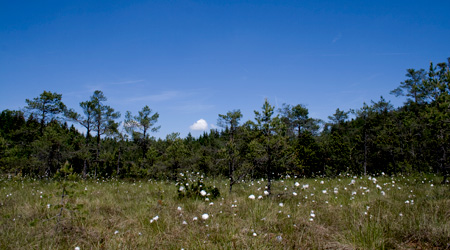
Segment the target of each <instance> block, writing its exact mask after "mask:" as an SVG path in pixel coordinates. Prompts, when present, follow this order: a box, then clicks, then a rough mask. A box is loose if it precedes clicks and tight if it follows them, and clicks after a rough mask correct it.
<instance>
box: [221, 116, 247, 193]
mask: <svg viewBox="0 0 450 250" xmlns="http://www.w3.org/2000/svg"><path fill="white" fill-rule="evenodd" d="M241 118H242V113H241V111H240V110H233V111H229V112H228V113H227V114H226V115H222V114H219V119H218V121H217V124H218V125H219V126H220V127H222V128H225V129H226V130H227V131H228V135H229V138H228V142H227V144H226V151H227V161H228V178H229V179H230V193H231V191H232V189H233V185H234V184H235V183H236V181H239V179H240V178H239V177H237V178H235V176H234V172H235V169H236V165H237V161H238V155H239V151H238V148H237V145H236V142H235V136H236V131H237V129H238V127H239V121H240V120H241ZM243 176H244V175H242V177H243Z"/></svg>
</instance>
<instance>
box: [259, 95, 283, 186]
mask: <svg viewBox="0 0 450 250" xmlns="http://www.w3.org/2000/svg"><path fill="white" fill-rule="evenodd" d="M274 109H275V107H274V106H272V105H270V103H269V101H268V100H267V99H265V101H264V104H263V106H262V110H261V112H259V111H256V110H255V111H254V113H255V120H256V124H255V128H256V130H257V131H258V132H259V136H258V137H257V138H256V140H254V142H253V147H254V149H255V150H257V151H259V152H261V153H262V155H261V159H263V161H262V164H263V168H264V172H265V174H266V177H267V191H268V192H269V194H270V193H271V185H272V180H273V178H274V174H275V173H279V171H277V169H276V167H277V165H278V166H279V165H281V163H282V160H283V159H284V157H283V153H284V149H285V146H286V133H285V132H286V131H285V126H284V124H283V123H282V122H281V119H280V118H279V116H278V115H277V116H275V117H273V115H274ZM261 149H263V150H262V151H261Z"/></svg>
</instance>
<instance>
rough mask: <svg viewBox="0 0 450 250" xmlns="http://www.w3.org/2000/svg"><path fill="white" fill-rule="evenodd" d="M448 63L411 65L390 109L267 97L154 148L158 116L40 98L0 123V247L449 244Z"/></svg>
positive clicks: (99, 96)
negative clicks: (400, 100) (323, 112)
mask: <svg viewBox="0 0 450 250" xmlns="http://www.w3.org/2000/svg"><path fill="white" fill-rule="evenodd" d="M449 64H450V60H449V61H448V62H444V63H438V64H437V65H434V64H433V63H431V64H430V67H429V69H428V70H423V69H420V70H414V69H408V70H407V74H406V77H407V79H406V80H405V81H404V82H401V83H400V85H399V87H398V88H396V89H394V90H393V91H392V94H394V95H396V96H406V102H405V103H404V105H403V106H401V107H398V108H394V107H393V106H392V105H391V104H390V102H389V101H386V100H385V99H384V98H383V97H381V98H380V99H379V100H377V101H371V103H368V104H367V103H364V104H363V106H362V107H361V108H359V109H355V110H348V111H343V110H340V109H337V110H336V112H335V113H334V114H332V115H330V116H329V121H321V120H318V119H314V118H312V117H310V116H309V112H308V109H307V108H306V107H305V106H304V105H302V104H296V105H291V104H283V105H282V107H281V108H279V109H278V110H276V109H275V107H274V106H273V105H271V104H270V103H269V101H268V100H265V102H264V103H263V105H262V108H261V109H260V110H255V112H254V113H255V117H254V119H253V120H248V121H246V122H243V121H241V118H242V114H241V112H240V110H232V111H229V112H227V113H226V114H219V115H218V122H217V124H218V125H219V126H220V127H221V129H220V130H217V129H213V130H210V131H208V132H205V133H204V134H203V135H201V136H200V137H198V138H194V137H193V136H191V135H190V134H189V135H188V136H187V137H185V138H181V137H180V136H179V134H178V133H172V134H169V135H167V137H166V138H164V139H156V138H155V137H154V136H152V133H154V132H156V131H158V129H159V126H158V118H159V114H158V113H157V112H155V111H153V110H152V109H151V108H150V107H148V106H145V107H143V108H142V110H141V111H139V112H138V113H137V114H132V113H131V112H127V113H126V114H125V119H124V120H123V121H120V120H119V119H120V117H121V114H120V113H119V112H116V111H115V110H114V108H113V107H110V106H109V105H107V98H106V96H105V95H104V94H103V92H102V91H100V90H97V91H95V92H94V93H93V95H92V96H91V97H89V98H88V100H86V101H84V102H81V103H80V110H82V112H81V113H77V112H76V111H75V109H73V108H70V107H66V105H65V104H64V103H63V101H62V95H61V94H58V93H54V92H50V91H44V92H43V93H42V94H41V95H39V96H38V97H35V98H33V99H27V100H26V104H27V106H26V107H25V109H24V110H3V111H2V112H1V114H0V173H1V174H2V176H3V179H2V180H1V188H2V190H1V191H0V192H1V198H0V202H1V204H0V206H1V209H0V211H1V212H0V213H1V216H2V217H1V220H2V221H1V224H0V227H1V229H2V232H5V233H2V236H1V242H0V243H1V245H2V246H8V247H7V248H15V247H14V246H19V248H20V247H23V248H28V247H30V246H31V247H32V248H47V247H50V248H53V247H55V248H61V247H60V246H63V247H62V248H65V247H68V246H70V247H73V246H75V245H77V244H79V245H82V246H85V247H89V248H97V247H98V248H105V247H106V248H135V247H154V248H158V247H164V248H179V247H180V246H181V247H186V248H197V247H200V248H211V247H214V246H220V247H223V248H233V247H236V248H261V249H262V248H279V247H280V246H281V247H282V248H291V247H296V246H300V245H303V246H309V247H311V248H325V247H328V246H331V247H332V248H334V247H335V248H341V247H342V248H346V247H350V248H355V247H356V248H391V247H397V246H408V244H412V246H413V247H414V246H415V245H416V244H417V245H418V246H424V247H437V248H449V247H450V246H449V245H448V244H446V243H445V242H449V239H448V235H449V213H448V207H449V198H448V197H449V196H448V186H447V185H441V186H436V184H437V183H438V182H442V183H444V184H445V183H446V179H445V178H446V176H447V175H448V172H449V157H448V156H447V151H448V148H449V144H450V138H449V136H450V69H449ZM74 124H78V126H82V127H84V128H85V131H84V132H83V133H82V132H80V131H78V130H77V129H76V128H75V126H74ZM197 172H198V173H201V174H200V175H204V176H208V178H207V179H204V178H201V177H200V176H199V175H196V174H194V175H195V176H193V175H192V173H197ZM381 173H383V175H381ZM380 175H381V177H379V179H378V182H377V181H376V179H372V177H373V176H377V178H378V176H380ZM287 176H290V177H291V178H287ZM348 176H363V178H362V179H360V178H356V179H355V178H351V179H350V177H348ZM370 176H372V177H370ZM404 176H407V177H404ZM310 177H316V179H304V178H310ZM333 177H334V178H333ZM368 177H369V178H368ZM297 178H301V180H302V181H301V182H300V181H296V180H298V179H297ZM329 178H333V179H329ZM404 178H407V179H406V180H405V179H404ZM194 179H195V181H193V180H194ZM204 180H207V181H204ZM224 180H226V181H224ZM319 180H320V182H324V184H318V183H317V181H319ZM373 180H375V181H373ZM438 180H439V181H438ZM186 183H188V184H189V183H190V185H186ZM298 183H301V185H302V186H301V188H299V187H298V186H297V185H296V184H298ZM349 183H351V185H348V184H349ZM236 184H239V185H236ZM431 184H433V185H434V188H430V185H431ZM299 185H300V184H299ZM320 185H322V186H320ZM383 185H384V186H383ZM308 187H309V189H308ZM445 187H447V193H446V192H444V190H445ZM400 189H401V191H400ZM369 190H370V192H369ZM394 190H395V192H394ZM41 192H42V194H41ZM57 192H58V193H57ZM260 195H261V197H262V199H261V200H259V196H260ZM5 197H6V198H5ZM40 197H41V198H40ZM205 197H206V198H205ZM58 199H59V201H58ZM205 199H209V200H210V201H209V202H211V203H209V202H206V201H205ZM406 202H408V203H406ZM209 204H212V205H211V206H210V205H209ZM178 206H180V208H181V210H177V209H176V208H177V207H178ZM268 208H270V209H268ZM298 208H301V209H298ZM53 209H54V210H53ZM108 214H109V215H111V217H108ZM202 215H204V216H203V217H206V219H204V220H203V219H202ZM149 216H150V217H149ZM194 217H196V218H197V220H194V221H193V218H194ZM180 221H181V222H183V223H180ZM226 221H228V222H231V224H230V225H228V226H227V225H226V223H225V222H226ZM184 222H186V223H184ZM392 222H395V223H394V224H392ZM186 224H187V226H186ZM186 228H188V229H186ZM52 229H54V230H52ZM402 230H404V231H402ZM115 231H117V233H114V232H115ZM32 232H33V233H32ZM418 232H420V234H422V233H423V236H420V234H419V233H418ZM27 234H30V235H33V237H32V238H30V237H25V236H24V235H27ZM141 234H142V235H146V237H139V236H140V235H141ZM253 235H255V236H253ZM249 236H251V237H249ZM97 238H98V239H99V241H95V240H93V239H97ZM11 239H13V240H12V241H11ZM14 239H15V240H16V241H14ZM19 239H20V240H23V242H18V240H19ZM33 239H37V240H33ZM323 242H325V243H323ZM39 244H41V245H39ZM54 244H56V245H54ZM217 244H218V245H217ZM274 244H281V245H274ZM330 244H331V245H330Z"/></svg>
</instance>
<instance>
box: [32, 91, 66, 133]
mask: <svg viewBox="0 0 450 250" xmlns="http://www.w3.org/2000/svg"><path fill="white" fill-rule="evenodd" d="M61 99H62V95H61V94H57V93H53V92H50V91H44V92H42V94H40V95H39V97H36V98H33V100H30V99H26V100H25V101H26V103H27V106H26V107H25V109H27V110H28V111H30V113H31V114H32V115H33V116H34V117H35V118H36V117H39V121H40V124H41V126H40V132H41V134H42V133H43V130H44V126H45V124H46V123H47V122H49V121H51V120H53V119H58V118H59V115H60V114H62V113H63V112H64V111H65V110H66V105H64V103H63V102H62V100H61Z"/></svg>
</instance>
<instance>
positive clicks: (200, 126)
mask: <svg viewBox="0 0 450 250" xmlns="http://www.w3.org/2000/svg"><path fill="white" fill-rule="evenodd" d="M189 128H190V129H191V130H196V131H205V130H207V129H208V123H207V122H206V121H205V120H204V119H200V120H198V121H196V122H195V123H194V124H192V125H191V126H189Z"/></svg>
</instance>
